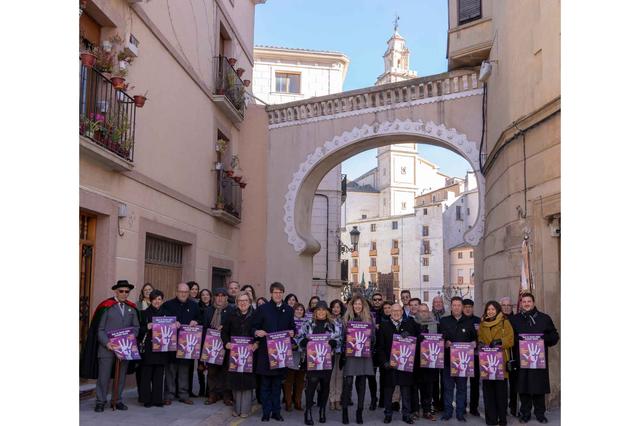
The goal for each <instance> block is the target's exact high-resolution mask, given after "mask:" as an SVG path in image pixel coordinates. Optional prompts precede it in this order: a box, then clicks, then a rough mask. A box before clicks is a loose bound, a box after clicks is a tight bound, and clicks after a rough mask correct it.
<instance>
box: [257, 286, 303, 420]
mask: <svg viewBox="0 0 640 426" xmlns="http://www.w3.org/2000/svg"><path fill="white" fill-rule="evenodd" d="M269 292H270V293H271V300H270V301H269V302H267V303H264V304H262V305H260V306H259V307H258V308H257V309H256V312H255V314H254V315H253V321H252V323H251V331H252V333H253V335H254V336H255V337H256V339H257V341H258V343H259V346H258V350H257V351H256V354H255V358H254V360H255V373H256V374H258V375H259V376H260V399H261V401H262V421H263V422H268V421H269V419H271V418H273V419H274V420H277V421H281V422H282V421H284V418H283V417H282V415H281V414H280V392H281V389H282V380H283V378H284V376H285V374H286V371H287V369H286V368H278V369H273V370H271V369H270V367H269V354H268V353H267V339H266V336H267V334H268V333H274V332H276V331H286V330H289V332H290V336H291V337H293V330H295V327H296V324H295V322H294V321H293V309H292V308H291V307H290V306H289V305H287V304H286V303H284V301H283V298H284V285H282V284H281V283H279V282H274V283H273V284H271V286H270V287H269Z"/></svg>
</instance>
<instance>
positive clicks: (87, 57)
mask: <svg viewBox="0 0 640 426" xmlns="http://www.w3.org/2000/svg"><path fill="white" fill-rule="evenodd" d="M80 61H81V62H82V65H84V66H85V67H87V68H93V65H94V64H95V63H96V55H94V54H93V53H91V52H82V53H81V54H80Z"/></svg>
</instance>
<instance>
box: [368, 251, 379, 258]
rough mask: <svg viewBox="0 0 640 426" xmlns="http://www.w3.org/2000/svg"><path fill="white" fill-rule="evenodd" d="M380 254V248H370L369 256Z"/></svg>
mask: <svg viewBox="0 0 640 426" xmlns="http://www.w3.org/2000/svg"><path fill="white" fill-rule="evenodd" d="M377 255H378V250H369V256H371V257H375V256H377Z"/></svg>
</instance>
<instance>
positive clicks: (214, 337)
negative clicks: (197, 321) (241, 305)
mask: <svg viewBox="0 0 640 426" xmlns="http://www.w3.org/2000/svg"><path fill="white" fill-rule="evenodd" d="M222 346H223V345H222V338H221V337H220V331H218V330H216V329H213V328H209V329H207V334H206V336H204V344H203V345H202V356H201V357H200V361H204V362H206V363H209V364H216V365H222V363H223V361H224V349H223V347H222Z"/></svg>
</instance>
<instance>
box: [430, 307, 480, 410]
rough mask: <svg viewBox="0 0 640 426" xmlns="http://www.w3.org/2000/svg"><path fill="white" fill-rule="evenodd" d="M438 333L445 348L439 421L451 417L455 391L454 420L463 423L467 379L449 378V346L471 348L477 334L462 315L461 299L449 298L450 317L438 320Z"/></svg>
mask: <svg viewBox="0 0 640 426" xmlns="http://www.w3.org/2000/svg"><path fill="white" fill-rule="evenodd" d="M438 332H439V333H441V334H442V338H443V339H444V347H445V349H444V351H445V353H444V368H443V379H444V380H443V386H444V389H443V399H444V414H443V415H442V417H441V418H440V420H444V421H447V420H449V419H451V417H453V391H454V389H455V398H456V418H457V419H458V420H459V421H462V422H464V421H466V419H465V418H464V412H465V406H466V405H467V378H466V377H452V376H451V345H452V343H453V342H459V343H464V342H472V343H473V345H472V346H475V342H476V336H477V333H476V329H475V327H474V326H473V321H472V319H471V318H470V317H468V316H466V315H464V314H463V313H462V298H461V297H458V296H454V297H452V298H451V315H449V316H446V317H442V318H441V319H440V324H439V326H438ZM471 360H473V357H471Z"/></svg>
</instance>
